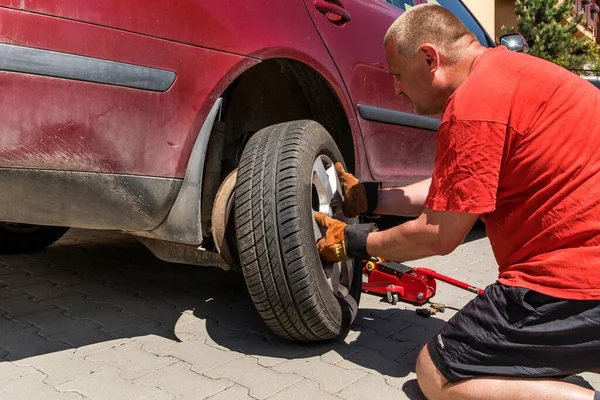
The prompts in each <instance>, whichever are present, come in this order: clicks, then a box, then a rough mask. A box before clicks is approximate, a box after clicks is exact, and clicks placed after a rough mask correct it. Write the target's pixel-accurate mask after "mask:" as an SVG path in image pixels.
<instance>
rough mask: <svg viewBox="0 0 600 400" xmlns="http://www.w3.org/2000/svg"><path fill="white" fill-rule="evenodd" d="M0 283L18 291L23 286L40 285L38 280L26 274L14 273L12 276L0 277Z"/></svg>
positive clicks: (21, 272)
mask: <svg viewBox="0 0 600 400" xmlns="http://www.w3.org/2000/svg"><path fill="white" fill-rule="evenodd" d="M0 283H2V284H4V285H6V286H8V287H9V288H11V289H18V288H22V287H25V286H30V285H37V284H38V283H40V280H39V279H37V278H36V277H34V276H32V275H31V274H29V273H27V272H23V271H15V272H13V273H12V274H4V275H0Z"/></svg>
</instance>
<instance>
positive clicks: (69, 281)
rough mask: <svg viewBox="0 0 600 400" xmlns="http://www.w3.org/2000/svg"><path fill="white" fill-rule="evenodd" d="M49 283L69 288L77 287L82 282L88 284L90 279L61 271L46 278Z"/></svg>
mask: <svg viewBox="0 0 600 400" xmlns="http://www.w3.org/2000/svg"><path fill="white" fill-rule="evenodd" d="M46 279H48V280H49V281H50V282H54V283H56V284H57V285H59V286H60V287H63V288H67V287H70V286H75V285H79V284H81V283H83V282H89V280H90V278H88V277H86V276H84V275H79V274H76V273H75V272H70V271H61V272H58V273H54V274H52V275H49V276H47V277H46Z"/></svg>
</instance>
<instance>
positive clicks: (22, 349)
mask: <svg viewBox="0 0 600 400" xmlns="http://www.w3.org/2000/svg"><path fill="white" fill-rule="evenodd" d="M38 331H39V329H38V328H35V327H31V328H25V329H22V330H18V331H13V332H11V333H6V334H2V335H0V346H2V347H3V348H4V349H6V350H7V351H8V353H9V354H8V356H7V358H8V359H9V360H11V361H14V360H20V359H23V358H27V357H33V356H37V355H40V354H48V353H52V352H55V351H59V350H63V349H65V348H66V347H67V344H66V343H63V342H53V341H49V340H47V339H45V338H43V337H42V336H40V335H39V334H38Z"/></svg>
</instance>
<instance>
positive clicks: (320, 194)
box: [234, 121, 362, 341]
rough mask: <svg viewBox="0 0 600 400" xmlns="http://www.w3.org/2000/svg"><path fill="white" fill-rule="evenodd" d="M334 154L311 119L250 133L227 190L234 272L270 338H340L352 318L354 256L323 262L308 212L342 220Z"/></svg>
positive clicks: (358, 278) (357, 280)
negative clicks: (236, 262) (237, 265)
mask: <svg viewBox="0 0 600 400" xmlns="http://www.w3.org/2000/svg"><path fill="white" fill-rule="evenodd" d="M336 161H341V162H342V163H343V160H342V156H341V154H340V152H339V150H338V148H337V146H336V144H335V142H334V141H333V139H332V138H331V136H330V135H329V133H328V132H327V131H326V130H325V129H324V128H323V127H322V126H321V125H320V124H318V123H317V122H314V121H294V122H289V123H284V124H279V125H274V126H270V127H268V128H265V129H263V130H261V131H259V132H257V133H256V134H255V135H254V136H252V138H251V139H250V140H249V142H248V144H247V145H246V147H245V149H244V152H243V154H242V158H241V161H240V165H239V168H238V175H237V183H236V188H235V204H234V206H235V228H236V237H237V245H238V251H239V255H240V261H241V264H242V272H243V274H244V278H245V281H246V284H247V287H248V290H249V292H250V296H251V298H252V301H253V302H254V305H255V306H256V309H257V310H258V312H259V314H260V315H261V317H262V318H263V320H264V321H265V323H266V324H267V325H268V326H269V328H270V329H271V330H272V331H273V332H275V333H276V334H277V335H279V336H281V337H283V338H286V339H291V340H297V341H320V340H329V339H336V338H339V337H342V336H345V335H346V334H347V332H348V330H349V328H350V325H351V323H352V321H353V320H354V318H355V316H356V312H357V309H358V303H359V300H360V289H361V287H360V286H361V282H362V274H361V273H360V268H357V267H360V261H356V262H355V261H348V262H342V263H324V262H323V261H322V260H321V259H320V257H319V254H318V252H317V249H316V246H315V243H316V240H317V239H318V238H320V237H321V235H322V230H321V229H320V228H319V227H318V226H317V225H316V222H315V220H314V217H313V215H314V212H316V211H322V212H325V213H327V214H329V215H330V216H331V217H333V218H336V219H340V220H343V221H344V222H346V223H355V222H356V220H354V219H353V220H350V219H348V218H345V217H344V215H343V212H342V209H341V194H342V190H341V185H340V182H339V179H338V177H337V175H336V173H335V169H334V167H333V164H334V163H335V162H336Z"/></svg>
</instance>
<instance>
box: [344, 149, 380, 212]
mask: <svg viewBox="0 0 600 400" xmlns="http://www.w3.org/2000/svg"><path fill="white" fill-rule="evenodd" d="M335 171H336V172H337V175H338V178H339V179H340V183H341V184H342V186H343V188H344V195H343V196H342V209H343V211H344V215H345V216H346V217H348V218H354V217H356V216H358V215H360V214H367V215H372V214H373V212H374V211H375V209H376V208H377V192H378V190H379V186H380V183H379V182H360V181H359V180H358V179H356V177H355V176H354V175H352V174H351V173H349V172H346V170H345V169H344V166H343V165H342V163H340V162H339V161H338V162H336V163H335Z"/></svg>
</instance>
